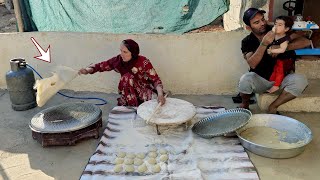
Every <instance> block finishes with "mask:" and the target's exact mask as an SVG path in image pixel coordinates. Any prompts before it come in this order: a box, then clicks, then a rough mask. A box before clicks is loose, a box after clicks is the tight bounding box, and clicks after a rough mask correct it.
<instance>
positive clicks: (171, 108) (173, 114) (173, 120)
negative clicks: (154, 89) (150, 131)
mask: <svg viewBox="0 0 320 180" xmlns="http://www.w3.org/2000/svg"><path fill="white" fill-rule="evenodd" d="M157 105H158V102H157V100H156V99H153V100H150V101H146V102H144V103H142V104H141V105H140V106H139V107H138V110H137V113H138V115H139V116H140V117H141V118H143V119H144V120H147V119H149V118H150V117H151V115H152V113H153V112H154V110H155V108H156V106H157ZM195 114H196V108H195V107H194V106H193V104H191V103H189V102H187V101H184V100H181V99H176V98H167V99H166V103H165V104H164V105H163V106H161V107H160V108H159V110H158V111H157V113H156V114H155V115H154V116H153V117H152V119H150V123H153V124H158V125H173V124H182V123H185V122H186V121H189V120H190V119H192V118H193V116H194V115H195Z"/></svg>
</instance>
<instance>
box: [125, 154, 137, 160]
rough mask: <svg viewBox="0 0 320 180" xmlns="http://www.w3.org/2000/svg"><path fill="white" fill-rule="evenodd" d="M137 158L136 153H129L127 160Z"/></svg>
mask: <svg viewBox="0 0 320 180" xmlns="http://www.w3.org/2000/svg"><path fill="white" fill-rule="evenodd" d="M135 157H136V155H135V154H134V153H128V154H127V158H131V159H133V158H135Z"/></svg>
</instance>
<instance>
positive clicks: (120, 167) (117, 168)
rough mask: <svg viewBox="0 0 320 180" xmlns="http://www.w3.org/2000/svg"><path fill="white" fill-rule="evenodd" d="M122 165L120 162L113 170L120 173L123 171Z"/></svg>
mask: <svg viewBox="0 0 320 180" xmlns="http://www.w3.org/2000/svg"><path fill="white" fill-rule="evenodd" d="M122 169H123V168H122V165H121V164H118V165H115V166H114V168H113V171H114V172H115V173H119V172H121V171H122Z"/></svg>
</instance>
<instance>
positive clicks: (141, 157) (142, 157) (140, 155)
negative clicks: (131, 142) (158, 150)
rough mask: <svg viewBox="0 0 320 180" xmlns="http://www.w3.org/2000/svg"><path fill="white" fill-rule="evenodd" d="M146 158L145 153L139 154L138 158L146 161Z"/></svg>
mask: <svg viewBox="0 0 320 180" xmlns="http://www.w3.org/2000/svg"><path fill="white" fill-rule="evenodd" d="M144 157H145V154H144V153H138V154H137V158H140V159H144Z"/></svg>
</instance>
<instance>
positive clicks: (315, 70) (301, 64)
mask: <svg viewBox="0 0 320 180" xmlns="http://www.w3.org/2000/svg"><path fill="white" fill-rule="evenodd" d="M319 69H320V58H319V59H314V60H309V59H299V60H298V61H297V62H296V73H299V74H304V75H306V77H307V78H308V79H320V71H319Z"/></svg>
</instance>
